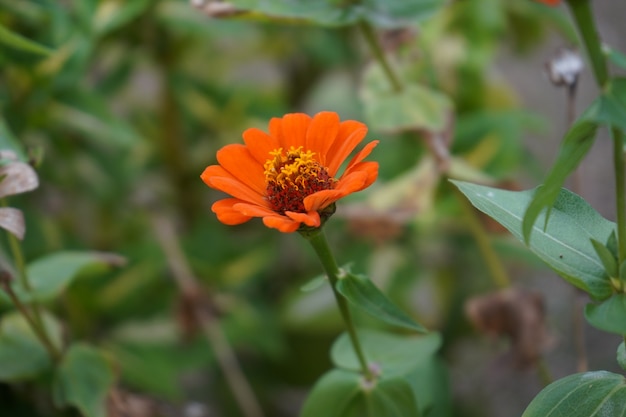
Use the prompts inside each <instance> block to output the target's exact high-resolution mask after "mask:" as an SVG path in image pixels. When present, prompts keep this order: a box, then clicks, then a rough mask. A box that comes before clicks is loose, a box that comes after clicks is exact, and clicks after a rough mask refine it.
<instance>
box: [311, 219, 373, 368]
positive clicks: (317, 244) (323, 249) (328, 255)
mask: <svg viewBox="0 0 626 417" xmlns="http://www.w3.org/2000/svg"><path fill="white" fill-rule="evenodd" d="M302 236H304V237H305V238H306V239H307V240H308V241H309V242H310V243H311V246H313V249H314V250H315V253H316V254H317V256H318V257H319V259H320V261H321V263H322V266H323V268H324V271H326V275H327V276H328V280H329V281H330V287H331V288H332V289H333V294H335V300H337V305H338V307H339V311H340V312H341V316H342V318H343V321H344V323H345V324H346V327H347V329H348V335H349V336H350V341H351V342H352V347H353V348H354V353H356V356H357V358H358V360H359V364H360V365H361V371H362V373H363V375H364V376H365V378H367V379H368V380H371V379H373V378H374V375H373V374H372V371H371V370H370V368H369V367H368V366H367V360H366V359H365V354H364V353H363V349H362V348H361V344H360V342H359V338H358V336H357V333H356V328H355V326H354V322H353V320H352V315H351V314H350V308H349V306H348V301H347V300H346V299H345V298H344V297H343V296H342V295H341V294H340V293H339V292H338V291H337V289H336V285H337V282H338V281H339V279H340V273H341V271H340V270H339V266H337V262H336V261H335V257H334V256H333V254H332V252H331V251H330V248H329V246H328V241H327V240H326V235H325V234H324V231H323V230H322V229H321V228H319V229H316V230H314V231H312V232H308V233H302Z"/></svg>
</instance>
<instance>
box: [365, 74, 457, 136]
mask: <svg viewBox="0 0 626 417" xmlns="http://www.w3.org/2000/svg"><path fill="white" fill-rule="evenodd" d="M361 98H362V100H363V104H364V106H365V117H366V119H367V122H368V126H370V127H371V128H372V129H374V130H379V131H387V132H399V131H406V130H417V129H423V130H428V131H433V132H439V131H442V130H443V129H445V127H446V124H447V121H448V117H449V114H450V111H451V109H452V103H451V101H450V100H449V99H448V97H447V96H445V95H444V94H442V93H439V92H437V91H434V90H431V89H429V88H427V87H424V86H421V85H418V84H406V85H405V86H404V88H403V89H402V91H394V89H393V88H392V86H391V85H390V83H389V80H388V78H387V77H386V75H385V72H384V71H383V69H382V67H381V66H380V65H378V64H371V65H370V66H369V68H368V69H367V71H366V72H365V75H364V76H363V85H362V87H361Z"/></svg>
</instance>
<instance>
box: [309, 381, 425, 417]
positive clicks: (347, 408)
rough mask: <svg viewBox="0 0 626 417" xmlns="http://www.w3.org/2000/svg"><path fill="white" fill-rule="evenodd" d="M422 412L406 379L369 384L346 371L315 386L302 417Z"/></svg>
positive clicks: (392, 416)
mask: <svg viewBox="0 0 626 417" xmlns="http://www.w3.org/2000/svg"><path fill="white" fill-rule="evenodd" d="M417 415H419V414H418V409H417V403H416V401H415V397H414V395H413V391H412V390H411V386H410V385H409V383H408V382H407V381H406V380H404V379H402V378H381V379H378V380H376V381H373V382H368V381H365V380H364V379H363V378H362V377H361V376H360V374H358V373H356V372H350V371H346V370H343V369H333V370H331V371H330V372H328V373H326V374H325V375H324V376H323V377H322V378H321V379H320V380H319V381H318V382H317V383H316V384H315V386H314V387H313V390H312V391H311V393H310V394H309V396H308V398H307V399H306V401H305V403H304V406H303V408H302V410H301V412H300V417H319V416H324V417H381V416H385V417H405V416H417Z"/></svg>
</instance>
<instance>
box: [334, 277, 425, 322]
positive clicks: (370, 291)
mask: <svg viewBox="0 0 626 417" xmlns="http://www.w3.org/2000/svg"><path fill="white" fill-rule="evenodd" d="M337 291H339V293H340V294H341V295H343V296H344V297H346V299H347V300H348V301H350V302H351V303H352V304H353V305H354V306H356V307H358V308H360V309H362V310H363V311H365V312H366V313H368V314H371V315H372V316H374V317H376V318H378V319H380V320H382V321H384V322H386V323H388V324H392V325H395V326H400V327H405V328H407V329H412V330H415V331H418V332H427V330H426V328H425V327H424V326H422V325H421V324H418V323H416V322H415V321H414V320H413V319H412V318H411V317H409V316H408V315H407V314H406V313H405V312H403V311H402V310H400V309H399V308H398V307H396V305H395V304H393V303H392V302H391V301H390V300H389V299H388V298H387V297H386V296H385V295H384V294H383V293H382V292H381V291H380V290H379V289H378V287H376V286H375V285H374V284H373V283H372V281H370V280H369V279H368V278H367V277H365V276H361V275H355V274H351V273H347V274H346V276H345V277H343V278H341V279H340V280H339V282H337Z"/></svg>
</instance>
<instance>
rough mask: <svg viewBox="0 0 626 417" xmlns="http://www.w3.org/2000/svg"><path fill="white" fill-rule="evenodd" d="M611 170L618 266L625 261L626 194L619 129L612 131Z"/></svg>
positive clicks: (621, 137)
mask: <svg viewBox="0 0 626 417" xmlns="http://www.w3.org/2000/svg"><path fill="white" fill-rule="evenodd" d="M612 136H613V168H614V170H615V200H616V210H617V240H618V243H619V264H618V265H622V262H624V261H625V260H626V194H625V193H624V185H625V184H624V176H625V174H626V171H625V168H624V135H623V133H622V131H621V130H620V129H617V128H613V129H612Z"/></svg>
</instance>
